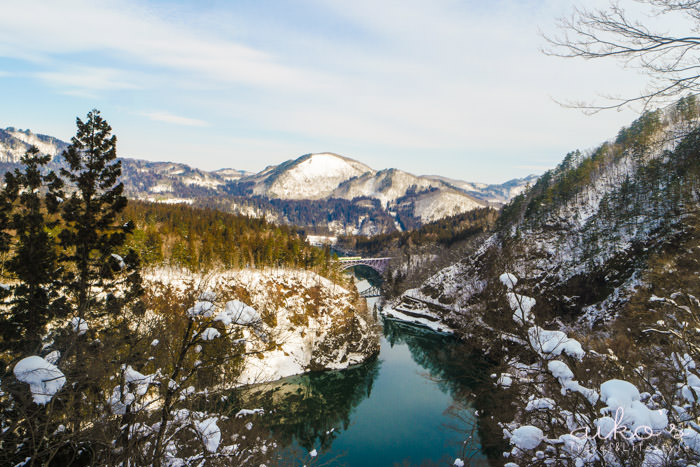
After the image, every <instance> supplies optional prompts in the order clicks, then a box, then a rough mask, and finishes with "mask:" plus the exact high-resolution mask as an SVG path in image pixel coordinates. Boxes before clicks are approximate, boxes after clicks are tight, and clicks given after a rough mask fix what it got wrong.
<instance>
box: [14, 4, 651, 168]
mask: <svg viewBox="0 0 700 467" xmlns="http://www.w3.org/2000/svg"><path fill="white" fill-rule="evenodd" d="M590 1H591V2H594V1H595V2H598V3H600V1H603V0H590ZM243 3H246V4H248V2H243ZM254 3H255V2H252V3H251V4H250V5H252V4H254ZM172 5H173V4H171V3H166V4H164V3H158V4H157V5H154V6H153V7H149V6H148V4H147V3H145V2H137V1H134V0H131V1H123V2H119V3H103V2H92V1H88V0H66V1H65V2H39V1H32V0H26V1H23V2H9V4H8V5H3V15H2V16H0V57H9V58H14V59H16V60H18V61H24V62H26V63H29V64H31V67H32V68H31V70H32V71H31V72H28V73H29V75H30V76H33V77H34V78H36V79H38V80H39V81H40V82H41V83H44V84H48V85H50V86H51V87H52V89H57V90H58V92H61V93H64V94H69V95H76V96H83V97H97V96H98V95H99V96H101V98H102V99H107V98H108V96H109V94H110V92H111V91H119V92H120V96H121V95H122V93H128V92H138V95H136V94H134V96H135V97H132V98H131V99H133V100H132V101H119V102H118V103H117V104H119V105H120V106H121V107H122V110H124V107H126V104H124V102H138V106H139V108H151V109H159V108H171V109H173V110H174V111H176V112H177V113H181V114H185V115H207V116H208V117H207V118H208V119H211V120H212V121H214V120H213V119H216V122H217V125H216V128H213V127H210V128H211V131H212V132H213V131H222V132H226V133H227V134H230V135H235V136H236V137H241V138H244V137H247V136H248V135H249V134H263V135H264V134H267V133H274V134H275V136H274V138H275V139H274V141H269V142H268V143H266V145H265V147H264V148H263V147H258V146H254V147H252V148H251V147H250V145H242V146H240V147H241V149H243V148H246V150H250V151H251V153H255V154H261V155H262V154H267V160H262V157H261V158H260V159H261V160H260V161H259V163H260V164H261V165H262V164H268V163H278V162H279V160H280V158H281V157H288V156H290V155H293V154H295V153H297V152H299V153H303V152H310V151H311V150H312V148H308V150H299V149H297V148H301V147H302V146H303V144H305V143H309V142H318V141H323V142H324V143H328V142H329V143H331V147H324V148H323V149H324V150H330V151H333V150H336V148H334V147H332V144H333V143H337V144H338V145H339V146H343V147H352V148H364V149H365V151H366V153H371V154H377V153H381V152H382V151H386V152H387V153H394V154H400V152H401V151H402V150H405V149H411V150H412V151H413V153H418V152H419V151H423V153H424V154H426V155H427V156H429V157H424V159H425V161H426V162H425V163H426V164H428V165H427V167H426V168H425V169H420V168H416V169H414V170H415V171H418V172H430V171H431V166H430V163H431V160H433V159H434V158H439V157H443V156H441V155H440V154H441V153H440V151H445V153H447V152H449V153H450V154H455V153H458V152H461V153H464V154H472V155H474V156H475V157H479V154H485V153H495V152H499V151H500V152H501V153H510V154H513V158H517V154H518V152H519V151H522V152H526V153H529V154H532V153H536V152H537V151H548V154H547V155H542V157H538V163H539V162H540V159H543V160H547V158H551V159H552V160H553V165H554V163H556V158H557V157H560V156H563V154H564V153H565V150H568V149H574V148H576V147H590V146H593V145H595V144H597V143H599V142H601V141H602V140H603V139H605V138H608V137H611V136H613V135H614V134H615V133H616V132H617V129H618V127H619V126H620V125H621V124H623V123H628V122H629V120H630V119H631V118H632V117H633V115H632V114H631V113H630V112H626V113H623V114H618V113H606V114H601V115H599V116H596V117H595V118H590V117H585V116H583V115H581V114H580V113H578V112H577V111H575V110H570V109H563V108H561V107H559V106H558V105H556V104H555V103H553V102H552V100H551V98H550V96H553V97H555V98H557V99H560V100H567V99H570V100H580V99H588V98H591V97H595V91H606V92H609V93H612V94H614V93H616V92H618V93H626V92H629V91H630V90H632V91H634V89H637V88H638V87H639V83H641V81H639V80H636V78H635V77H630V76H629V75H627V74H623V73H622V72H620V70H619V69H617V68H616V66H615V65H614V64H612V63H610V64H599V63H594V62H586V63H583V62H576V61H567V60H563V59H556V58H552V57H545V56H543V55H541V54H540V53H539V51H538V48H539V47H541V46H542V45H543V41H542V39H541V38H540V37H539V35H538V27H542V28H544V29H548V28H549V27H550V25H552V24H554V22H555V18H556V17H557V16H560V15H562V14H564V13H566V12H567V11H569V10H570V8H571V2H562V1H560V0H546V1H545V0H543V1H540V2H522V1H516V0H494V1H493V2H483V1H477V0H434V1H432V0H431V1H430V2H425V1H420V0H386V1H382V2H376V1H372V0H353V1H352V2H348V1H346V0H300V3H299V4H298V5H297V6H296V8H297V9H298V10H300V11H299V15H300V16H301V15H303V14H304V12H305V11H309V12H313V13H314V14H317V15H319V16H320V17H321V18H328V19H329V20H333V24H334V25H337V31H338V32H337V33H336V30H329V29H324V28H322V27H319V28H318V29H316V28H306V27H299V26H298V25H297V24H296V23H297V21H296V20H297V19H298V18H293V17H291V18H287V19H284V20H280V22H282V23H283V24H275V22H274V21H270V22H269V23H265V24H267V27H266V28H263V27H261V24H263V23H261V19H260V18H258V17H256V16H255V15H254V14H251V13H250V12H249V11H246V9H245V8H246V7H244V6H241V5H239V4H238V3H234V2H223V3H218V4H216V6H212V5H207V7H201V8H200V6H199V5H197V7H191V10H187V11H186V12H185V13H183V11H182V9H180V10H178V9H173V8H184V7H173V6H172ZM250 5H248V8H250ZM169 8H170V9H169ZM207 8H208V10H207ZM218 8H229V9H233V10H232V11H225V12H221V11H219V10H218ZM200 10H202V11H201V12H200ZM204 10H207V11H204ZM271 15H272V13H270V14H266V15H265V17H266V18H267V16H271ZM57 18H61V20H60V21H57V20H56V19H57ZM212 18H213V19H212ZM210 21H211V23H209V22H210ZM270 24H272V26H270ZM208 26H212V27H208ZM36 70H38V71H36ZM146 99H147V102H144V100H146ZM126 111H127V112H133V111H134V109H133V108H132V109H126ZM142 115H144V116H146V117H148V118H150V119H151V120H155V121H161V122H166V123H172V124H177V125H188V126H198V127H206V126H208V123H207V122H205V121H202V120H198V119H194V118H188V117H181V116H178V115H174V114H171V113H168V112H160V111H153V112H147V113H142ZM209 116H211V117H209ZM226 125H229V126H228V127H226ZM143 135H144V137H147V136H150V137H153V136H152V134H149V132H148V131H144V132H143ZM178 138H179V135H177V134H173V135H172V138H171V139H172V141H173V142H174V144H179V145H182V143H183V141H179V140H178ZM124 139H126V138H124V137H122V141H123V140H124ZM261 139H264V138H262V137H261ZM205 143H206V142H202V144H205ZM309 144H310V143H309ZM134 146H135V147H137V145H136V144H135V145H134ZM147 146H149V147H150V146H154V147H155V146H156V145H145V144H144V145H142V147H147ZM285 146H288V147H289V148H294V150H293V151H292V150H289V151H284V150H283V148H284V147H285ZM559 148H561V149H559ZM226 151H227V148H226V147H222V148H220V149H219V148H217V151H208V152H209V153H211V154H214V153H215V152H216V153H217V154H219V157H220V158H221V159H222V160H223V159H224V158H225V157H226ZM557 151H559V154H557ZM275 154H277V155H276V156H275ZM358 156H359V157H361V154H358ZM545 156H546V157H545ZM194 157H197V156H193V160H192V161H190V163H192V164H194V165H203V164H204V165H214V166H216V165H218V164H216V163H215V162H214V163H203V162H202V161H200V160H197V159H194ZM482 159H483V158H482ZM365 162H367V163H369V164H370V165H374V164H373V161H371V160H369V161H365ZM405 162H406V161H405V158H401V157H396V158H395V162H388V164H389V165H393V166H401V165H402V164H404V163H405ZM518 162H524V161H518ZM448 163H449V162H446V163H445V164H448ZM469 163H470V160H469V158H467V157H465V158H464V160H462V161H460V162H459V164H460V165H461V166H464V167H468V165H469ZM221 165H229V166H230V165H231V163H230V162H229V161H228V160H226V162H222V163H221ZM514 165H515V164H514ZM521 165H522V164H521ZM523 168H524V166H523ZM499 169H500V167H495V168H494V169H493V171H494V172H497V171H498V170H499ZM463 170H464V171H465V172H466V171H467V169H466V168H465V169H463ZM472 178H473V177H472Z"/></svg>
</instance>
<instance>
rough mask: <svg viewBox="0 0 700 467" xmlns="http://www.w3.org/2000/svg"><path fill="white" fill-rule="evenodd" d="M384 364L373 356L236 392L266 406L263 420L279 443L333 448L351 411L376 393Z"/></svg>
mask: <svg viewBox="0 0 700 467" xmlns="http://www.w3.org/2000/svg"><path fill="white" fill-rule="evenodd" d="M380 366H381V363H380V361H379V359H378V358H376V357H375V358H373V359H371V360H370V361H368V362H365V363H364V364H362V365H358V366H355V367H352V368H348V369H346V370H343V371H327V372H321V373H309V374H305V375H299V376H292V377H289V378H285V379H283V380H281V381H275V382H273V383H269V384H260V385H256V386H252V387H248V388H246V389H244V390H242V391H239V392H237V394H236V397H237V400H236V401H235V403H237V404H238V406H240V407H243V406H245V407H255V408H264V409H265V413H266V416H265V417H261V419H260V421H261V422H263V423H265V424H266V425H267V426H268V428H269V429H270V431H271V432H272V433H273V435H274V437H275V438H276V439H277V441H278V443H280V444H282V445H291V444H292V443H293V442H296V443H298V444H299V445H301V446H302V447H304V448H305V449H306V450H311V449H314V448H318V447H319V446H320V447H321V449H322V450H327V449H329V448H330V446H331V444H332V442H333V440H334V439H335V438H336V437H337V436H338V434H339V433H340V432H341V430H346V429H347V428H348V426H349V425H350V414H351V413H352V411H353V409H354V408H355V407H357V405H358V404H360V402H362V401H363V400H365V399H367V398H369V397H370V396H371V394H372V386H373V383H374V380H375V379H376V378H377V375H378V374H379V368H380Z"/></svg>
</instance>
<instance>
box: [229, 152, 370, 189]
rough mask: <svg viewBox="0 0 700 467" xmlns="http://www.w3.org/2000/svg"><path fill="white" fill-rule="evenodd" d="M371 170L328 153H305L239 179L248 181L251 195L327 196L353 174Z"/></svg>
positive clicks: (356, 162) (354, 161)
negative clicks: (250, 184)
mask: <svg viewBox="0 0 700 467" xmlns="http://www.w3.org/2000/svg"><path fill="white" fill-rule="evenodd" d="M365 173H374V170H372V169H371V168H369V167H368V166H366V165H364V164H362V163H360V162H358V161H356V160H353V159H349V158H347V157H343V156H339V155H337V154H332V153H320V154H306V155H304V156H301V157H299V158H298V159H295V160H291V161H287V162H284V163H282V164H280V165H277V166H272V167H267V168H266V169H265V170H263V171H262V172H260V173H258V174H255V175H252V176H249V177H245V178H243V179H241V181H242V182H247V183H252V194H255V195H264V196H267V197H269V198H280V199H322V198H330V197H332V195H333V192H334V191H335V189H336V188H338V185H340V184H341V183H343V182H346V181H348V180H350V179H352V178H353V177H358V176H360V175H362V174H365Z"/></svg>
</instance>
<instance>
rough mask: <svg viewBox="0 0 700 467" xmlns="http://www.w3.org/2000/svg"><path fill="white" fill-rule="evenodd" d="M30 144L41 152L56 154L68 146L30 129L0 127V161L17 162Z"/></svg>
mask: <svg viewBox="0 0 700 467" xmlns="http://www.w3.org/2000/svg"><path fill="white" fill-rule="evenodd" d="M30 146H36V147H37V148H38V149H39V151H41V152H42V153H43V154H48V155H50V156H57V155H59V154H61V152H63V150H64V149H66V147H68V143H66V142H64V141H61V140H59V139H57V138H54V137H53V136H47V135H37V134H34V133H32V132H31V131H30V130H18V129H15V128H13V127H9V128H5V129H4V130H3V129H0V162H11V163H15V162H19V160H20V159H21V158H22V156H23V155H24V153H25V152H27V149H29V147H30Z"/></svg>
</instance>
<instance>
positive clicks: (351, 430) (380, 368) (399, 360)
mask: <svg viewBox="0 0 700 467" xmlns="http://www.w3.org/2000/svg"><path fill="white" fill-rule="evenodd" d="M383 334H384V335H383V337H382V341H381V352H380V354H379V355H378V356H377V357H376V358H373V359H372V360H370V361H368V362H365V363H364V364H362V365H358V366H356V367H353V368H349V369H346V370H341V371H330V372H322V373H314V374H306V375H300V376H294V377H290V378H285V379H283V380H280V381H277V382H275V383H270V384H264V385H259V386H254V387H251V388H249V389H247V391H246V393H245V394H242V395H241V396H240V397H241V398H242V399H243V400H245V401H246V405H247V406H252V405H251V404H253V405H255V406H256V407H264V408H265V409H266V414H267V415H266V416H265V417H262V418H261V421H262V420H263V419H265V420H266V423H267V424H269V429H270V430H271V431H272V432H273V435H274V436H275V438H277V440H278V443H280V444H281V445H282V446H285V447H286V448H285V450H284V456H285V457H286V459H287V460H289V461H291V462H292V463H294V464H297V465H301V464H302V463H308V462H309V461H311V460H313V463H316V464H317V465H348V466H387V465H388V466H391V465H452V463H453V461H454V459H455V458H457V457H460V458H465V457H468V458H470V459H471V461H470V465H483V464H485V463H486V460H485V459H486V457H485V456H484V454H483V453H482V449H481V444H480V442H479V436H478V432H477V428H478V426H477V417H476V416H475V411H474V409H473V408H472V407H471V404H470V402H469V400H468V398H466V397H465V396H464V394H466V393H468V391H467V390H468V389H469V386H470V384H471V385H472V386H473V381H474V380H479V379H480V378H470V377H468V376H467V377H465V374H466V375H468V374H471V375H472V376H474V374H475V373H482V372H485V371H487V369H486V368H483V367H482V366H480V365H478V364H476V365H475V364H474V362H473V358H472V359H471V360H467V361H468V362H471V363H469V364H468V365H466V366H465V358H464V355H463V354H460V353H459V352H461V350H460V349H461V348H460V346H459V344H458V342H457V341H456V340H455V339H453V338H451V337H449V336H445V335H441V334H437V333H434V332H432V331H428V330H425V329H423V328H419V327H416V326H412V325H407V324H404V323H399V322H396V321H392V320H385V321H384V333H383ZM314 449H315V450H316V451H317V453H318V456H317V457H316V458H314V459H311V458H310V457H309V456H308V452H310V451H312V450H314ZM468 465H469V464H468Z"/></svg>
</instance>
